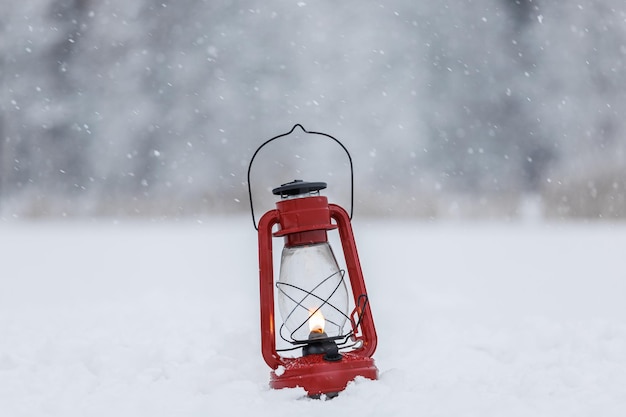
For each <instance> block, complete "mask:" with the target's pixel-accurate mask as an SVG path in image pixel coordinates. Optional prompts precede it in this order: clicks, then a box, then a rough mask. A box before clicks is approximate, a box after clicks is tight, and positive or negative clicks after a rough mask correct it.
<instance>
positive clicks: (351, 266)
mask: <svg viewBox="0 0 626 417" xmlns="http://www.w3.org/2000/svg"><path fill="white" fill-rule="evenodd" d="M296 127H300V128H301V129H302V130H303V131H304V132H305V133H310V134H313V135H322V136H325V137H327V138H330V139H332V140H334V141H336V142H337V143H338V144H339V145H340V146H341V147H342V148H343V149H344V151H345V152H346V153H347V155H348V159H349V161H350V174H351V180H352V176H353V174H352V172H353V170H352V159H351V157H350V154H349V153H348V151H347V149H346V148H345V147H344V146H343V144H341V142H339V141H338V140H337V139H335V138H334V137H332V136H330V135H326V134H323V133H316V132H308V131H306V130H305V129H304V128H303V127H302V126H301V125H296V126H294V127H293V128H292V130H291V131H290V132H288V133H286V134H284V135H279V136H277V137H274V138H272V139H270V140H268V141H266V142H265V143H264V144H263V145H261V146H260V147H259V148H258V149H257V151H256V152H255V154H254V156H253V157H252V160H251V161H250V166H249V167H248V191H249V195H250V208H251V212H252V218H253V222H254V225H255V228H256V229H257V231H258V244H259V278H260V282H259V284H260V307H261V314H260V316H261V351H262V354H263V358H264V360H265V362H266V363H267V365H269V366H270V368H272V371H271V374H270V386H271V387H272V388H277V389H278V388H292V387H297V386H299V387H302V388H304V389H305V390H306V392H307V393H308V395H309V396H311V397H314V398H318V397H320V396H321V395H322V394H325V395H326V396H328V397H333V396H335V395H337V394H338V393H339V392H340V391H342V390H344V389H345V388H346V386H347V384H348V383H349V382H350V381H352V380H354V379H355V378H356V377H358V376H362V377H365V378H368V379H377V375H378V370H377V368H376V366H375V364H374V360H373V359H372V356H373V354H374V351H375V350H376V344H377V336H376V329H375V327H374V321H373V318H372V313H371V310H370V303H369V298H368V295H367V290H366V288H365V281H364V279H363V273H362V270H361V265H360V263H359V257H358V253H357V248H356V243H355V239H354V235H353V231H352V225H351V214H348V212H347V211H346V210H345V209H344V208H342V207H340V206H339V205H336V204H332V203H329V202H328V199H327V197H325V196H323V195H321V191H322V190H324V189H325V188H326V187H327V184H326V183H324V182H306V181H303V180H294V181H291V182H288V183H284V184H282V185H280V186H279V187H276V188H274V189H273V190H272V192H273V194H275V195H276V196H277V197H276V198H279V200H278V201H277V202H276V208H275V209H273V210H270V211H268V212H267V213H265V214H264V215H263V216H262V217H261V218H260V220H259V222H258V225H257V222H256V218H255V215H254V204H253V201H252V191H251V185H250V171H251V168H252V163H253V161H254V158H255V157H256V155H257V154H258V152H259V150H260V149H261V148H262V147H263V146H265V145H267V144H268V143H269V142H270V141H273V140H275V139H278V138H280V137H283V136H286V135H288V134H290V133H291V132H293V130H294V129H295V128H296ZM351 182H352V183H353V181H351ZM352 189H353V187H351V190H352ZM352 196H353V191H351V200H353V197H352ZM351 211H352V208H351ZM329 233H338V235H339V239H340V241H341V249H342V250H343V259H344V260H345V263H346V268H345V269H342V268H340V266H339V264H338V261H337V258H336V257H335V255H334V252H333V249H332V248H331V246H330V244H329V241H328V234H329ZM275 238H282V239H283V241H284V245H283V248H282V254H281V259H280V271H279V274H278V277H276V276H275V273H274V255H273V253H274V244H273V243H274V240H275ZM348 284H349V287H348ZM275 305H277V306H278V310H279V313H280V318H279V317H276V315H275ZM277 338H280V339H281V340H282V341H283V342H281V343H283V344H286V345H287V346H288V347H287V348H284V349H278V348H277V343H276V342H277ZM294 353H298V354H297V355H296V356H295V357H293V354H294ZM289 354H291V355H292V356H291V357H290V355H289Z"/></svg>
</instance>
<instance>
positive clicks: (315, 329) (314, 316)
mask: <svg viewBox="0 0 626 417" xmlns="http://www.w3.org/2000/svg"><path fill="white" fill-rule="evenodd" d="M325 325H326V319H325V318H324V315H323V314H322V311H321V310H319V309H310V310H309V330H310V331H311V333H324V326H325Z"/></svg>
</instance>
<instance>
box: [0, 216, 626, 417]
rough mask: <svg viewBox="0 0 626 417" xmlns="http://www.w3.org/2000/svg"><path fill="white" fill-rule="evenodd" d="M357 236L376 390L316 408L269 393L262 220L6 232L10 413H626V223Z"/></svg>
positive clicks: (1, 393) (286, 394)
mask: <svg viewBox="0 0 626 417" xmlns="http://www.w3.org/2000/svg"><path fill="white" fill-rule="evenodd" d="M354 227H355V233H356V238H357V243H358V245H359V249H360V255H361V261H362V264H363V269H364V272H365V279H366V283H367V285H368V290H369V293H370V294H369V295H370V300H371V306H372V310H373V314H374V319H375V321H376V326H377V330H378V336H379V348H378V351H377V352H376V355H375V358H376V361H377V365H378V367H379V369H380V380H378V381H368V380H357V381H356V382H355V383H353V384H351V385H350V386H349V387H348V388H347V389H346V391H344V392H343V393H342V394H341V395H340V396H339V397H338V398H336V399H334V400H331V401H316V400H310V399H307V398H305V397H304V392H303V391H302V390H300V389H291V390H281V391H274V390H270V389H269V388H268V386H267V383H268V379H269V368H267V366H266V365H265V363H264V362H263V359H262V357H261V353H260V336H259V319H258V304H259V301H258V288H257V285H258V284H257V263H256V262H257V252H256V250H257V249H256V234H255V232H254V229H253V228H252V224H251V222H250V220H249V219H247V218H232V219H221V218H220V219H208V220H205V221H203V222H188V223H170V224H163V223H148V222H143V223H142V222H130V221H121V222H78V223H76V222H71V223H0V260H1V261H0V415H2V416H10V417H17V416H28V417H33V416H48V415H49V416H63V417H71V416H81V417H83V416H90V417H91V416H115V417H123V416H150V417H156V416H203V417H206V416H231V415H232V416H257V417H263V416H268V417H269V416H272V417H277V416H290V417H293V416H319V415H320V413H324V415H336V416H345V415H356V416H455V417H458V416H481V417H483V416H533V417H536V416H550V417H554V416H603V417H604V416H620V417H622V416H624V415H626V302H624V299H626V225H623V224H622V225H615V224H613V225H611V224H599V225H582V224H578V225H576V224H574V225H572V224H543V223H528V224H492V223H481V224H463V223H459V224H453V223H446V224H437V223H434V224H428V223H423V222H399V221H398V222H383V221H379V220H376V221H374V220H367V219H357V220H356V221H355V224H354ZM335 250H336V251H338V250H339V248H337V247H335Z"/></svg>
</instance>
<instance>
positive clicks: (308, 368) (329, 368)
mask: <svg viewBox="0 0 626 417" xmlns="http://www.w3.org/2000/svg"><path fill="white" fill-rule="evenodd" d="M342 355H343V358H341V360H339V361H336V362H329V361H327V360H324V358H323V356H324V355H321V354H318V355H309V356H303V357H301V358H294V359H285V361H286V364H285V365H284V366H283V368H282V369H281V370H280V372H279V374H277V373H276V371H272V372H271V374H270V387H272V388H274V389H281V388H295V387H302V388H304V389H305V391H306V392H307V394H308V395H309V397H313V398H319V396H320V395H321V394H326V395H327V396H330V397H335V396H336V395H337V394H338V393H339V392H340V391H343V390H344V389H346V386H347V385H348V383H349V382H350V381H353V380H354V378H356V377H357V376H362V377H365V378H368V379H373V380H375V379H378V368H376V365H375V364H374V359H372V358H369V357H363V356H359V355H357V354H354V353H351V352H346V353H343V354H342Z"/></svg>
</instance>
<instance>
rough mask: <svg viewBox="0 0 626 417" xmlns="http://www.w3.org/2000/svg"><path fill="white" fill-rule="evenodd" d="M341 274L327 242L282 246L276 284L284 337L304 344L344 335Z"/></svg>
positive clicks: (344, 296)
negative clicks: (312, 340) (313, 340)
mask: <svg viewBox="0 0 626 417" xmlns="http://www.w3.org/2000/svg"><path fill="white" fill-rule="evenodd" d="M344 274H345V271H343V270H340V269H339V266H338V264H337V260H336V258H335V255H334V253H333V251H332V248H331V247H330V245H329V244H328V243H327V242H323V243H316V244H312V245H303V246H295V247H284V248H283V251H282V257H281V264H280V275H279V281H278V282H277V283H276V287H277V289H278V294H277V298H278V309H279V311H280V314H281V316H282V319H283V323H282V325H281V326H280V329H279V334H280V337H281V338H282V339H283V340H285V341H287V342H289V343H291V344H305V343H308V342H309V341H310V340H311V339H322V338H328V339H332V340H338V339H343V338H346V336H347V334H346V333H345V332H344V328H345V325H346V321H347V320H348V290H347V288H346V283H345V281H344Z"/></svg>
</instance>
